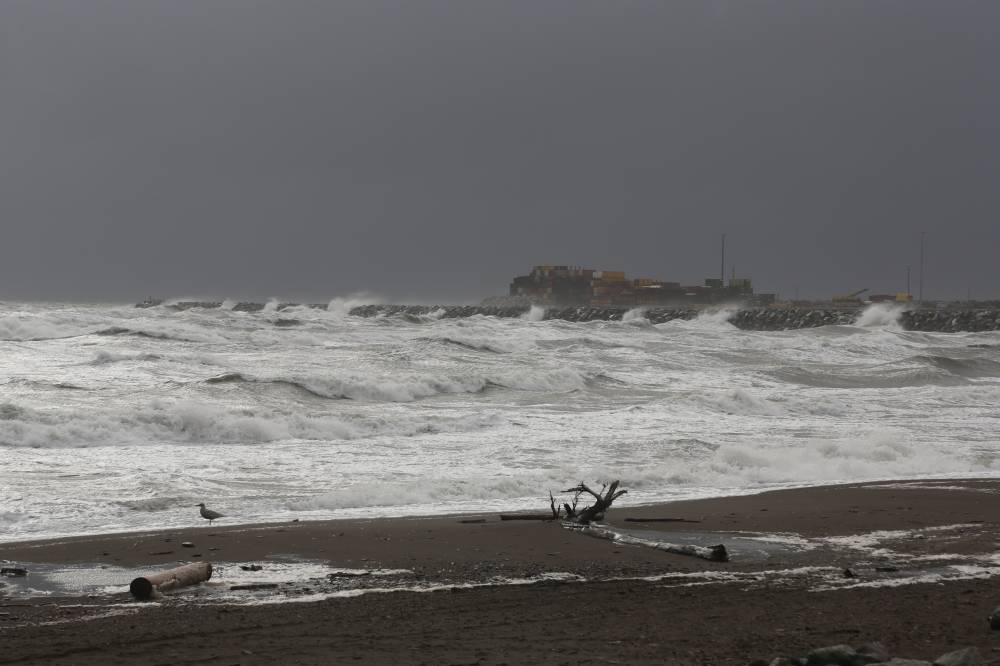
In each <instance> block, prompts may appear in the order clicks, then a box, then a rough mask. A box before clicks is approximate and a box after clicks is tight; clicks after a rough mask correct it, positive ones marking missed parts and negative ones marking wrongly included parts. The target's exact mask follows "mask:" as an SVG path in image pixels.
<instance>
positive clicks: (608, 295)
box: [510, 266, 773, 307]
mask: <svg viewBox="0 0 1000 666" xmlns="http://www.w3.org/2000/svg"><path fill="white" fill-rule="evenodd" d="M510 296H511V297H514V298H521V299H525V300H528V301H530V302H531V303H535V304H538V305H557V306H574V305H588V306H624V307H631V306H662V305H684V304H710V303H726V302H732V301H748V300H764V301H766V300H768V297H769V296H770V295H766V294H760V295H758V296H756V297H755V295H754V293H753V285H752V283H751V281H750V280H749V279H747V278H737V277H736V276H735V275H734V276H733V277H732V278H731V279H730V280H729V282H728V284H725V283H724V282H723V281H722V280H721V279H719V278H709V279H707V280H705V283H704V284H703V285H688V286H684V285H682V284H681V283H680V282H666V281H663V280H657V279H653V278H636V279H634V280H630V279H628V278H627V277H626V276H625V271H598V270H594V269H592V268H581V267H579V266H535V267H534V268H533V269H532V270H531V272H530V273H528V274H527V275H520V276H518V277H515V278H514V280H513V281H512V282H511V283H510ZM770 298H771V300H773V296H771V297H770Z"/></svg>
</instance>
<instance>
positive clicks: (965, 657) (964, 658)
mask: <svg viewBox="0 0 1000 666" xmlns="http://www.w3.org/2000/svg"><path fill="white" fill-rule="evenodd" d="M934 666H983V658H982V656H981V655H980V654H979V650H977V649H976V648H974V647H969V648H963V649H961V650H955V651H954V652H949V653H948V654H943V655H941V656H940V657H938V658H937V659H936V660H935V661H934Z"/></svg>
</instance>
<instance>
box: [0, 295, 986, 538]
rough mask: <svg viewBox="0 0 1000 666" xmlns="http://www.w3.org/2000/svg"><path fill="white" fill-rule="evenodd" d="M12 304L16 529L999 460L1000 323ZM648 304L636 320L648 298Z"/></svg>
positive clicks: (2, 497)
mask: <svg viewBox="0 0 1000 666" xmlns="http://www.w3.org/2000/svg"><path fill="white" fill-rule="evenodd" d="M350 305H351V303H349V302H347V301H340V300H335V301H333V302H331V303H330V305H329V307H328V308H327V309H310V308H306V307H301V308H297V307H293V308H290V309H282V310H280V311H279V310H278V309H277V308H275V307H271V308H266V309H265V310H264V311H262V312H256V313H246V312H236V311H233V310H232V309H230V308H227V307H226V306H225V305H224V306H223V307H222V308H216V309H197V308H196V309H191V310H186V311H177V310H174V309H172V308H170V307H168V306H160V307H153V308H148V309H138V308H135V307H132V306H131V305H105V304H95V305H81V304H26V303H2V304H0V461H2V463H0V535H2V537H3V538H4V539H5V540H21V539H32V538H42V537H51V536H59V535H71V534H93V533H101V532H113V531H130V530H142V529H152V528H162V527H173V526H181V525H190V524H192V521H194V520H197V517H196V513H197V509H195V508H194V505H195V504H197V503H199V502H206V503H207V504H208V505H209V506H210V507H212V508H213V509H216V510H218V511H221V512H222V513H224V514H226V516H227V521H228V523H229V524H234V523H250V522H260V521H272V520H275V521H277V520H292V519H301V520H309V519H320V518H335V517H359V516H387V515H392V516H401V515H429V514H441V513H451V512H469V511H498V510H517V509H534V510H545V509H546V507H547V504H548V492H549V491H550V490H552V491H558V490H560V489H564V488H567V487H569V486H571V485H575V484H576V483H578V482H579V481H581V480H582V481H587V482H588V483H596V482H600V481H602V480H612V479H620V480H621V481H622V484H623V486H624V487H627V488H628V490H629V494H628V495H626V496H625V497H624V498H622V500H621V502H622V503H633V504H638V503H648V502H654V501H661V500H670V499H679V498H692V497H705V496H714V495H723V494H739V493H749V492H756V491H760V490H763V489H769V488H779V487H790V486H808V485H817V484H828V483H835V482H840V481H859V480H876V479H911V478H949V477H963V476H996V475H997V474H998V472H1000V463H998V453H1000V436H998V434H997V433H998V432H1000V427H998V426H1000V409H998V407H997V405H1000V333H997V332H992V333H967V334H961V333H959V334H954V333H952V334H932V333H918V332H907V331H904V330H902V329H901V328H900V326H899V324H898V321H897V317H898V312H897V311H894V310H892V309H891V308H875V309H870V310H869V311H867V312H865V313H864V314H863V316H862V317H861V318H860V319H859V321H858V324H857V325H853V326H826V327H821V328H813V329H805V330H796V331H786V332H748V331H740V330H737V329H736V328H735V327H733V326H732V325H730V324H729V323H728V322H727V321H726V319H727V316H728V314H729V313H727V312H726V311H718V312H710V313H705V314H704V315H702V316H701V317H699V318H697V319H694V320H692V321H681V320H678V321H672V322H669V323H665V324H659V325H653V324H650V323H649V322H648V321H647V320H646V319H644V318H643V317H642V316H641V313H630V316H626V317H625V319H624V320H623V321H616V322H587V323H573V322H566V321H537V320H538V319H539V317H538V316H537V312H536V313H529V314H527V315H526V316H525V317H523V318H521V319H500V318H492V317H481V316H474V317H468V318H462V319H444V318H440V317H438V316H436V314H435V313H432V314H430V315H427V316H423V317H414V316H403V317H392V316H383V317H373V318H361V317H354V316H350V315H349V314H348V308H349V306H350ZM633 314H634V316H631V315H633Z"/></svg>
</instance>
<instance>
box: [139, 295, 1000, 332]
mask: <svg viewBox="0 0 1000 666" xmlns="http://www.w3.org/2000/svg"><path fill="white" fill-rule="evenodd" d="M136 307H164V308H170V309H174V310H188V309H192V308H223V307H225V308H227V309H230V310H234V311H239V312H260V311H264V310H276V311H281V310H286V309H288V308H291V307H309V308H314V309H326V307H327V306H326V305H325V304H321V303H310V304H299V303H275V302H271V303H254V302H241V303H235V304H232V303H226V304H224V303H222V302H214V301H184V302H173V303H163V302H160V301H144V302H142V303H139V304H138V305H137V306H136ZM709 312H711V310H706V309H699V308H684V307H679V308H663V307H654V308H624V307H586V306H583V307H547V308H541V307H538V306H536V307H535V308H531V307H529V306H527V305H361V306H357V307H354V308H352V309H351V310H350V313H349V314H351V315H352V316H355V317H404V318H413V319H426V318H432V319H457V318H461V317H474V316H484V317H504V318H516V317H526V316H528V315H529V313H530V318H531V319H535V320H539V321H541V320H548V319H559V320H563V321H581V322H582V321H621V320H623V319H646V320H648V321H650V322H651V323H654V324H662V323H664V322H668V321H673V320H675V319H684V320H690V319H695V318H697V317H699V316H702V315H704V314H706V313H709ZM866 312H868V310H863V309H859V308H745V309H737V310H735V311H731V312H730V313H729V315H728V317H727V318H726V320H727V321H728V322H729V323H730V324H732V325H733V326H735V327H736V328H739V329H742V330H746V331H783V330H790V329H800V328H816V327H819V326H831V325H851V324H858V323H861V324H864V316H865V313H866ZM893 321H894V322H896V323H897V324H898V325H899V327H900V328H902V329H904V330H907V331H927V332H937V333H959V332H977V331H997V330H1000V309H996V308H980V309H962V308H947V309H911V310H903V311H899V312H895V311H892V310H884V311H882V312H881V314H880V317H879V318H878V319H877V321H876V322H874V323H875V324H878V323H888V322H893Z"/></svg>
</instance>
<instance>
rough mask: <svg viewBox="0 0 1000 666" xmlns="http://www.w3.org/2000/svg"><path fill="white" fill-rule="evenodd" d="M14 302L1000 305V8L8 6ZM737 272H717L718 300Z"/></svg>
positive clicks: (698, 3) (878, 4)
mask: <svg viewBox="0 0 1000 666" xmlns="http://www.w3.org/2000/svg"><path fill="white" fill-rule="evenodd" d="M0 232H2V233H0V298H4V299H28V298H48V299H102V300H108V299H115V300H132V299H141V298H143V297H145V296H147V295H154V296H163V297H171V296H205V297H208V296H215V297H220V298H221V297H237V298H258V299H261V298H267V297H272V296H274V297H279V298H289V299H313V300H316V299H320V300H325V299H329V298H331V297H333V296H337V295H345V294H349V293H351V292H357V291H362V290H364V291H368V292H373V293H375V294H379V295H382V296H383V297H385V298H388V299H390V300H425V301H427V300H433V301H454V302H458V301H477V300H478V299H480V298H482V297H484V296H488V295H492V294H502V293H505V292H506V289H507V285H508V283H509V281H510V278H511V277H512V276H513V275H515V274H521V273H525V272H527V271H528V269H529V268H530V267H531V266H532V265H533V264H537V263H568V264H577V265H584V266H588V267H593V268H598V269H600V268H605V269H619V270H625V271H627V272H628V274H629V275H630V276H634V277H640V276H649V277H660V278H663V279H670V280H675V281H682V282H685V283H700V282H701V281H702V280H703V279H704V278H705V277H710V276H713V277H714V276H716V275H718V273H719V270H720V268H719V235H720V234H721V233H723V232H725V233H726V234H727V235H728V241H727V245H728V252H727V257H728V259H729V261H727V264H735V267H736V272H737V273H738V274H739V275H740V276H746V277H750V278H752V279H753V280H754V284H755V286H756V287H757V288H758V289H759V290H762V291H777V292H779V293H780V294H781V295H783V296H793V295H794V293H795V290H796V289H798V290H799V293H800V295H801V296H802V297H806V296H816V297H820V296H823V297H828V296H829V295H830V294H832V293H835V292H843V291H851V290H854V289H860V288H862V287H869V288H871V289H872V290H873V291H875V292H892V291H898V290H903V289H905V287H906V266H907V265H912V266H913V290H914V291H916V290H917V282H918V264H919V245H920V240H919V236H920V232H926V234H927V237H926V239H927V240H926V246H927V251H926V260H925V295H926V296H927V297H928V298H952V297H962V298H964V297H965V296H966V293H967V290H968V289H970V288H971V290H972V295H973V297H980V298H984V297H994V298H997V297H1000V261H998V254H1000V2H996V1H995V0H984V1H982V2H971V1H962V0H940V1H938V2H926V1H921V0H899V1H890V0H868V1H865V2H851V1H847V0H836V1H834V0H829V1H826V2H814V1H809V0H786V1H784V2H767V1H751V0H731V1H723V0H691V1H688V2H680V1H667V0H663V1H660V2H627V1H623V0H607V1H604V2H589V1H587V0H505V1H503V2H501V1H499V0H496V1H491V2H482V1H477V0H453V1H442V0H399V1H398V2H385V1H381V0H348V1H335V0H315V1H306V0H301V1H298V0H281V1H280V2H279V1H274V2H257V1H252V0H205V1H201V0H169V1H168V0H163V1H157V2H151V1H144V0H107V1H105V0H63V1H56V0H0ZM729 270H730V268H729V267H728V266H727V273H728V272H729Z"/></svg>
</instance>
